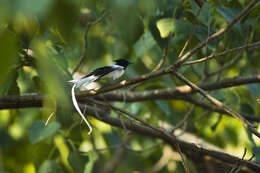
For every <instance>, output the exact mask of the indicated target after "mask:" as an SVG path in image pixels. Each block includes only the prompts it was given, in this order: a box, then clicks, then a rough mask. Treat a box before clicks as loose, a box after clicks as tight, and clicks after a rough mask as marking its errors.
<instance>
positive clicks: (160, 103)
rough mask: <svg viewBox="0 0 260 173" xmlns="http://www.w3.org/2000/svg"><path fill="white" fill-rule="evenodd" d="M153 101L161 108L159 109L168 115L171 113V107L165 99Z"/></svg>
mask: <svg viewBox="0 0 260 173" xmlns="http://www.w3.org/2000/svg"><path fill="white" fill-rule="evenodd" d="M155 103H156V104H157V105H158V106H159V107H160V108H161V110H162V111H163V112H164V113H165V114H166V115H167V116H168V115H170V114H171V109H170V107H169V105H168V103H167V102H166V101H163V100H156V101H155Z"/></svg>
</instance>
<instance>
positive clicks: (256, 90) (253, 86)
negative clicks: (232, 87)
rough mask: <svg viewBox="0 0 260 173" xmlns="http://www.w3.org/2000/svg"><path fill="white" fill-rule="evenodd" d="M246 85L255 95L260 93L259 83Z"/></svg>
mask: <svg viewBox="0 0 260 173" xmlns="http://www.w3.org/2000/svg"><path fill="white" fill-rule="evenodd" d="M246 86H247V88H248V89H249V91H250V92H251V93H252V94H253V95H254V96H258V95H259V94H260V87H259V84H247V85H246Z"/></svg>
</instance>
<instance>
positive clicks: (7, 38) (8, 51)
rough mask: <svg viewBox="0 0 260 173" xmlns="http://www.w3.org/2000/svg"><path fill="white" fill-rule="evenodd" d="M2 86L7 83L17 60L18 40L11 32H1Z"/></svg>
mask: <svg viewBox="0 0 260 173" xmlns="http://www.w3.org/2000/svg"><path fill="white" fill-rule="evenodd" d="M0 40H1V41H0V50H1V51H0V59H1V63H0V74H1V75H0V86H2V85H3V84H5V83H4V81H6V78H7V74H8V72H9V70H10V69H11V67H12V66H13V65H14V63H15V60H16V58H17V55H16V53H17V50H18V47H17V40H16V39H15V37H14V36H13V35H12V34H11V33H9V32H2V33H1V32H0Z"/></svg>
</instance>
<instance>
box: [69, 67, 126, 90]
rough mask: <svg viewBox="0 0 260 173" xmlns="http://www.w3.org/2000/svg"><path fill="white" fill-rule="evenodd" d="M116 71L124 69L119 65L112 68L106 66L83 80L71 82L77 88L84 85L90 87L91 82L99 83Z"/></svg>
mask: <svg viewBox="0 0 260 173" xmlns="http://www.w3.org/2000/svg"><path fill="white" fill-rule="evenodd" d="M115 70H123V67H121V66H119V65H112V66H104V67H100V68H97V69H96V70H94V71H92V72H91V73H89V74H88V75H86V76H84V77H82V78H81V79H78V80H77V79H76V80H70V81H69V82H71V83H74V84H76V86H77V87H80V86H82V85H88V84H90V83H91V82H94V81H97V80H99V79H100V78H102V77H103V76H105V75H107V74H109V73H111V72H113V71H115Z"/></svg>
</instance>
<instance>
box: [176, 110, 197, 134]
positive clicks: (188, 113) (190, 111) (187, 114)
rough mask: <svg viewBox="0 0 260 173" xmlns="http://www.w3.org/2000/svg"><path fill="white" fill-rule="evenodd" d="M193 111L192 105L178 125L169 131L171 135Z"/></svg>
mask: <svg viewBox="0 0 260 173" xmlns="http://www.w3.org/2000/svg"><path fill="white" fill-rule="evenodd" d="M194 110H195V106H194V105H193V106H192V107H191V109H190V110H189V111H188V112H187V113H186V114H185V116H184V118H183V119H182V120H181V121H180V122H179V123H178V124H176V126H174V128H173V129H171V133H174V131H175V130H176V129H178V128H180V127H181V126H182V125H183V124H184V123H185V122H186V121H187V120H188V118H189V117H190V115H191V114H192V113H193V111H194Z"/></svg>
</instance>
